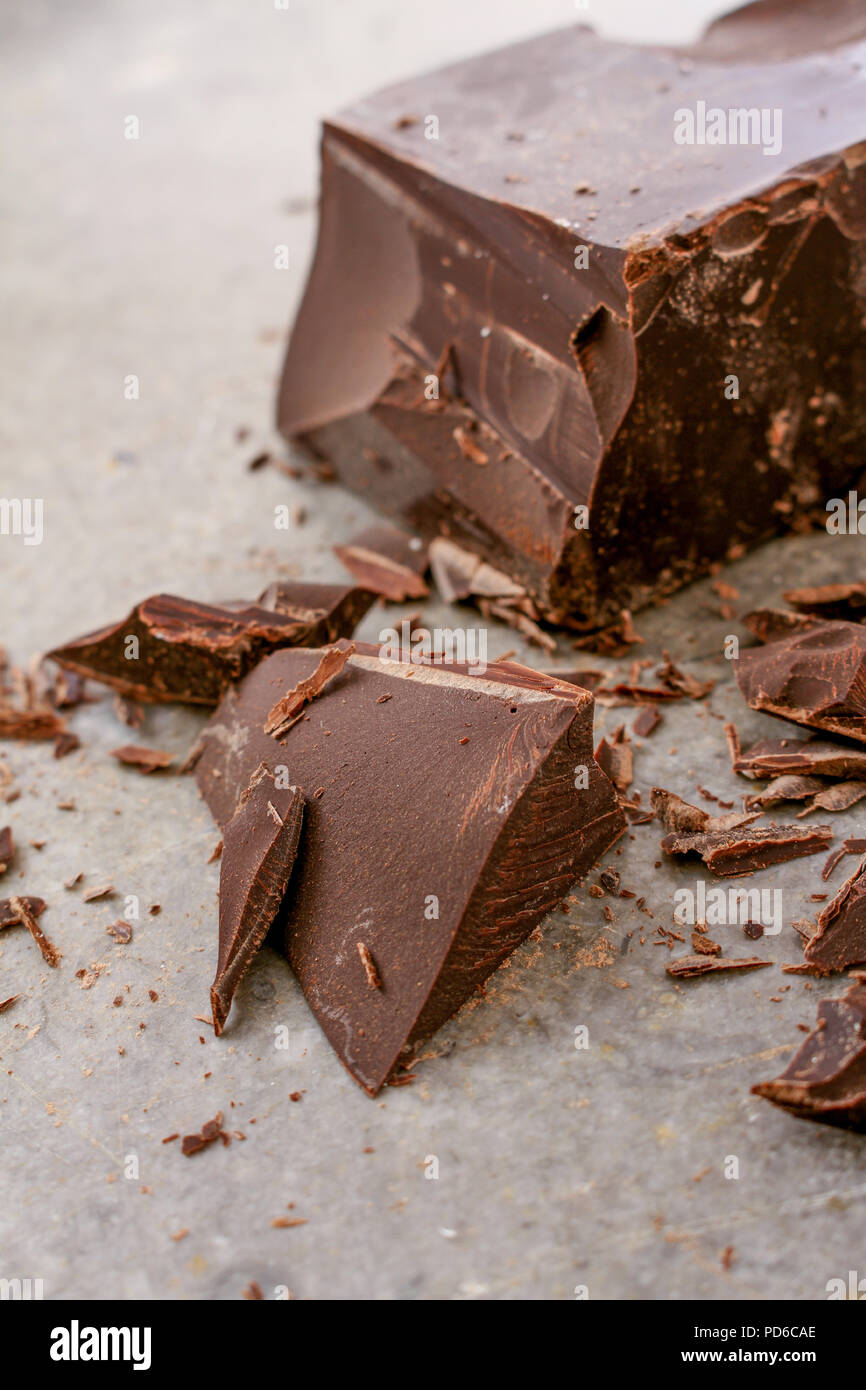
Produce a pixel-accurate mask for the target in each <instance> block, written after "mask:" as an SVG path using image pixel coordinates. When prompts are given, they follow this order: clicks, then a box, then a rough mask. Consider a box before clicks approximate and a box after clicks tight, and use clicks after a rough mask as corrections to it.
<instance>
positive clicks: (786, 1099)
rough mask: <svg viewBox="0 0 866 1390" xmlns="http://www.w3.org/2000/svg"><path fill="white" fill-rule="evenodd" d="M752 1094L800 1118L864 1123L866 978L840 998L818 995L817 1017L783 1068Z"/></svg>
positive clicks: (850, 1125) (857, 1126)
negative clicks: (778, 1074)
mask: <svg viewBox="0 0 866 1390" xmlns="http://www.w3.org/2000/svg"><path fill="white" fill-rule="evenodd" d="M752 1094H753V1095H756V1096H763V1097H764V1099H765V1100H771V1101H772V1102H773V1104H774V1105H780V1106H782V1107H783V1108H784V1109H785V1110H788V1111H789V1112H790V1113H791V1114H792V1115H796V1116H797V1117H798V1118H800V1119H804V1120H817V1121H820V1122H821V1123H822V1124H832V1125H840V1126H843V1127H845V1128H850V1129H857V1130H864V1129H866V984H864V977H863V976H862V975H859V976H856V977H855V983H854V984H852V986H851V988H850V989H849V990H848V991H847V993H846V994H843V995H842V996H841V998H839V999H823V1000H822V1001H821V1003H820V1004H819V1005H818V1022H817V1025H816V1027H815V1028H814V1030H813V1031H812V1032H811V1033H810V1034H809V1036H808V1037H807V1038H806V1039H805V1040H804V1042H803V1044H802V1046H801V1047H800V1048H799V1050H798V1052H797V1053H796V1055H795V1056H794V1057H793V1058H792V1060H791V1062H790V1064H789V1066H788V1068H787V1070H786V1071H784V1072H782V1074H781V1076H779V1077H777V1078H776V1079H775V1080H774V1081H762V1082H760V1083H759V1084H758V1085H757V1086H753V1087H752Z"/></svg>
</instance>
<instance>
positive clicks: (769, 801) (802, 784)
mask: <svg viewBox="0 0 866 1390" xmlns="http://www.w3.org/2000/svg"><path fill="white" fill-rule="evenodd" d="M825 785H826V784H825V783H824V782H822V781H821V779H820V777H798V776H797V775H796V774H794V773H788V774H787V775H786V776H784V777H774V778H773V780H772V782H771V783H770V785H769V786H767V787H764V789H763V791H759V792H756V793H755V795H754V796H747V797H746V800H745V804H746V806H749V807H752V806H778V805H779V804H780V802H782V801H808V800H809V798H810V797H813V796H814V795H815V794H816V792H821V791H823V790H824V788H825ZM855 785H856V783H855Z"/></svg>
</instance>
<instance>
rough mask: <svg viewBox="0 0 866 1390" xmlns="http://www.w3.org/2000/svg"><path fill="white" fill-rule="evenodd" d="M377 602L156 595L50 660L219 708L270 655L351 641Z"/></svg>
mask: <svg viewBox="0 0 866 1390" xmlns="http://www.w3.org/2000/svg"><path fill="white" fill-rule="evenodd" d="M373 598H374V596H373V594H370V593H367V592H365V591H364V590H361V589H352V588H347V587H345V586H338V585H327V584H273V585H271V586H270V588H268V589H266V590H265V592H264V593H263V594H262V596H261V598H260V599H259V600H258V602H257V603H255V604H245V603H225V604H221V605H218V604H217V605H214V604H204V603H197V602H196V601H194V600H192V599H185V598H176V597H175V596H173V595H171V594H157V595H156V596H155V597H154V598H149V599H145V600H144V602H143V603H139V604H138V605H137V606H136V607H135V608H134V609H133V610H132V612H131V613H130V615H129V617H128V618H126V619H124V621H123V622H120V623H115V624H114V625H113V626H112V627H106V628H102V629H101V630H100V631H99V632H92V633H90V634H89V635H88V636H86V637H81V638H79V639H78V640H77V641H75V642H67V643H66V644H65V645H64V646H62V647H57V648H55V650H54V651H52V652H50V653H49V655H50V656H51V657H52V659H53V660H54V661H57V662H59V663H60V665H61V666H65V667H69V668H71V669H72V670H74V671H78V672H80V673H81V674H82V675H85V676H91V677H93V679H94V680H99V681H102V683H103V684H104V685H110V686H112V687H113V688H114V689H115V690H118V691H120V693H121V694H122V695H126V696H128V697H130V698H131V699H134V700H144V701H150V702H154V701H156V702H160V701H162V702H166V701H168V702H171V701H178V702H180V703H183V704H202V705H213V704H216V702H217V701H218V700H219V698H220V696H221V694H222V692H223V690H224V689H225V688H226V686H227V685H228V684H229V683H230V682H232V681H237V680H240V678H241V677H242V676H243V675H245V674H246V672H247V671H249V670H250V669H251V668H252V667H253V666H255V665H256V663H257V662H259V661H260V660H261V659H262V658H263V657H264V656H267V655H268V653H269V652H272V651H275V650H277V649H279V648H281V647H292V646H317V645H318V644H319V643H321V642H325V641H329V640H332V639H335V638H337V637H343V636H348V635H350V634H351V633H352V632H353V631H354V629H355V627H356V626H357V624H358V622H360V620H361V618H362V617H363V616H364V614H365V613H366V612H367V610H368V608H369V607H370V605H371V604H372V602H373ZM0 736H2V710H0ZM52 736H53V734H46V735H45V737H52Z"/></svg>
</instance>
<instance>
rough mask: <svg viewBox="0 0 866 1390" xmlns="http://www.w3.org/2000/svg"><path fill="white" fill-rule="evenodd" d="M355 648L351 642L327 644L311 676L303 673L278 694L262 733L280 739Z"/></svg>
mask: <svg viewBox="0 0 866 1390" xmlns="http://www.w3.org/2000/svg"><path fill="white" fill-rule="evenodd" d="M354 650H355V648H354V645H353V644H352V643H349V644H347V645H346V646H343V647H326V649H325V651H324V653H323V654H322V658H321V660H320V662H319V664H318V666H317V667H316V669H315V671H314V672H313V674H312V675H311V676H305V677H304V679H303V680H300V681H298V684H297V685H296V686H295V687H294V689H293V690H290V691H288V692H287V694H285V695H283V696H281V698H280V699H279V700H277V702H276V704H275V705H274V707H273V709H271V711H270V713H269V714H268V717H267V719H266V720H265V724H264V732H265V733H266V734H273V736H274V738H282V736H283V734H285V733H287V732H288V731H289V729H290V728H291V727H292V725H293V724H294V723H296V722H297V720H299V719H300V717H301V715H302V714H303V712H304V706H305V705H307V704H309V702H310V701H311V700H315V698H316V696H317V695H321V693H322V691H323V690H324V689H325V687H326V686H327V685H329V684H330V683H331V681H332V680H334V679H335V678H336V677H337V676H338V675H339V674H340V672H341V671H342V669H343V667H344V666H345V665H346V662H347V661H348V660H349V657H350V656H351V655H352V653H353V651H354Z"/></svg>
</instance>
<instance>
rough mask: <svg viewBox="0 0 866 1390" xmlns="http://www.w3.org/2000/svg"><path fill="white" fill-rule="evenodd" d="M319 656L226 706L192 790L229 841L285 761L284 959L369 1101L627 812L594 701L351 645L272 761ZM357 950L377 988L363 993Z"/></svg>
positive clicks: (288, 664) (274, 665)
mask: <svg viewBox="0 0 866 1390" xmlns="http://www.w3.org/2000/svg"><path fill="white" fill-rule="evenodd" d="M345 645H347V644H344V646H345ZM322 655H323V654H322V653H321V652H317V651H303V650H290V651H283V652H278V653H276V654H275V655H274V656H271V657H269V658H268V659H267V660H266V661H264V662H263V663H262V664H261V665H260V666H259V667H257V668H256V670H255V671H253V672H251V674H250V675H249V676H247V678H246V679H245V680H244V682H243V683H242V684H241V685H240V686H239V687H237V688H233V689H231V690H230V691H228V692H227V693H226V695H225V697H224V699H223V701H222V703H221V705H220V707H219V709H218V710H217V711H216V713H215V714H214V716H213V718H212V719H211V722H210V724H209V725H208V726H207V729H206V730H205V736H204V740H203V750H202V753H201V756H200V758H199V761H198V764H197V768H196V778H197V781H198V784H199V786H200V788H201V790H202V792H203V794H204V796H205V798H206V800H207V803H208V805H209V806H210V809H211V811H212V813H213V815H214V816H215V818H216V820H217V821H218V822H219V824H220V825H223V826H224V825H225V824H226V823H227V822H228V821H230V820H231V818H232V816H233V815H234V813H235V808H236V804H237V800H238V797H239V794H240V792H241V791H242V790H243V788H244V787H246V785H247V784H248V782H249V779H250V776H251V775H252V773H253V772H254V771H255V769H256V768H257V767H258V765H259V764H260V763H261V762H267V763H268V764H269V765H274V760H275V759H277V760H278V761H281V762H285V764H286V765H287V767H288V768H290V770H291V777H292V780H293V781H294V782H295V783H296V784H297V785H298V786H299V788H300V789H301V791H302V792H303V793H304V795H305V797H306V798H307V812H306V815H307V826H306V829H305V833H304V840H305V846H304V853H303V854H302V855H301V856H300V857H299V859H298V861H297V864H296V867H295V871H294V873H293V875H292V878H291V880H290V882H289V887H288V892H287V894H286V900H285V906H284V912H283V914H282V915H281V920H280V930H281V933H282V946H283V950H284V951H285V953H286V955H287V957H288V959H289V962H290V964H291V966H292V968H293V970H294V972H295V974H296V976H297V978H298V980H299V982H300V984H301V988H302V989H303V991H304V994H305V995H306V997H307V1000H308V1002H309V1004H310V1006H311V1008H312V1009H313V1011H314V1013H315V1014H316V1017H317V1019H318V1020H319V1022H320V1024H321V1026H322V1028H323V1029H324V1031H325V1033H326V1035H327V1037H328V1039H329V1041H330V1042H331V1045H332V1046H333V1047H334V1049H335V1051H336V1052H337V1054H338V1055H339V1057H340V1059H341V1060H342V1061H343V1063H344V1065H345V1066H346V1067H347V1068H348V1070H349V1071H350V1072H351V1074H352V1076H354V1077H355V1079H356V1080H357V1081H358V1082H359V1084H360V1085H361V1086H363V1087H364V1089H365V1090H366V1091H367V1092H368V1093H369V1094H371V1095H375V1093H376V1092H377V1091H378V1090H379V1088H380V1087H381V1086H382V1085H383V1084H384V1082H385V1081H386V1080H387V1079H388V1077H389V1076H390V1075H391V1073H392V1072H393V1070H394V1068H395V1067H396V1066H398V1064H399V1062H400V1060H401V1058H405V1057H406V1056H407V1055H409V1052H410V1051H411V1050H412V1049H414V1047H415V1046H416V1044H417V1043H418V1042H419V1041H421V1040H423V1039H425V1038H428V1037H430V1036H431V1035H432V1034H433V1033H434V1032H435V1031H436V1029H437V1028H439V1027H440V1026H441V1024H442V1023H444V1022H445V1020H446V1019H447V1018H449V1017H450V1016H451V1014H453V1013H454V1012H456V1010H457V1009H459V1008H460V1006H461V1004H463V1003H464V1002H465V1001H466V1000H467V999H468V998H469V997H470V996H471V995H472V994H473V993H474V992H475V990H476V989H477V987H478V986H479V985H480V984H481V983H482V982H483V981H484V980H485V979H486V978H487V976H488V975H490V974H491V972H492V971H493V970H495V969H496V967H497V966H498V965H499V964H500V963H501V962H502V961H503V960H504V959H505V957H506V956H508V955H509V954H510V953H511V951H512V950H514V948H515V947H516V946H517V945H518V944H519V943H520V942H521V941H522V940H523V939H524V938H525V937H526V936H527V935H528V934H529V933H530V932H531V931H532V929H533V928H534V927H535V926H536V924H537V923H538V922H539V921H540V920H541V918H542V917H543V916H544V915H545V913H547V912H549V911H552V910H553V908H555V907H556V906H557V904H559V903H560V902H562V899H563V898H564V896H565V894H566V892H567V891H568V889H569V888H570V886H571V885H572V883H573V882H574V880H575V879H577V878H579V877H582V876H583V875H584V874H585V873H586V872H587V871H588V870H589V869H590V868H591V866H592V865H593V864H594V863H595V862H596V860H597V859H599V858H600V857H601V855H602V854H603V853H604V852H605V850H606V849H608V848H609V846H610V845H611V844H613V843H614V841H615V840H617V839H618V838H619V836H620V835H621V834H622V833H623V831H624V828H625V817H624V816H623V814H622V811H621V810H620V809H619V807H618V805H617V801H616V794H615V792H614V789H613V787H612V786H611V785H610V783H609V782H608V780H607V778H606V777H605V776H604V774H603V773H602V772H601V770H600V769H599V767H598V766H597V764H596V762H595V759H594V758H593V753H592V712H593V701H592V697H591V696H590V695H589V694H588V693H587V692H586V691H583V690H578V689H577V688H576V687H575V686H570V685H566V684H559V683H558V682H557V681H555V680H552V679H549V678H547V677H544V676H542V675H539V673H538V672H535V671H530V670H529V669H528V668H526V667H522V666H517V665H512V664H508V663H502V664H501V665H490V666H488V667H487V669H486V671H485V673H484V674H483V675H478V674H472V668H470V667H467V666H465V665H459V664H457V663H453V664H444V663H443V664H440V665H422V664H416V663H412V662H410V661H405V662H399V661H386V660H384V659H382V658H381V657H380V656H379V654H378V650H377V649H376V648H374V647H370V646H359V647H358V648H357V649H356V650H355V651H354V652H353V653H352V654H351V655H349V654H348V653H347V660H346V663H345V666H344V669H343V672H342V674H341V676H340V679H339V681H334V682H332V683H331V684H330V685H329V686H327V687H326V688H325V689H323V690H322V692H321V694H320V695H319V696H318V697H317V701H316V711H317V715H318V717H317V718H316V720H300V721H299V722H297V723H295V724H294V725H292V727H291V728H290V729H289V731H288V734H287V735H286V740H285V748H284V749H280V748H279V747H278V745H276V744H275V741H274V739H273V737H271V736H270V735H268V734H265V733H264V731H263V730H264V724H265V720H266V719H267V718H268V715H269V712H270V711H271V710H272V708H273V705H274V700H275V698H276V697H277V696H279V694H280V692H281V691H283V690H285V689H286V688H287V687H289V688H291V689H296V688H298V687H299V686H300V685H302V684H303V683H309V681H310V678H311V676H312V675H313V674H314V672H315V671H316V670H317V668H318V666H319V664H320V662H321V659H322ZM382 694H389V695H390V696H391V698H390V699H389V700H387V701H385V702H384V703H379V696H380V695H382ZM322 726H324V727H325V728H327V729H328V730H329V737H327V738H323V737H322V733H321V728H322ZM466 737H468V738H469V741H468V742H465V741H463V742H461V740H465V739H466ZM319 788H324V795H322V796H321V797H319V798H318V799H316V798H315V797H314V793H315V792H316V791H317V790H318V789H319ZM359 846H363V847H364V848H363V850H362V852H359ZM358 942H361V944H363V945H365V946H366V947H367V949H368V950H369V952H370V954H371V957H372V958H373V960H374V962H375V966H376V971H377V973H378V975H379V977H380V979H381V980H382V981H383V982H384V983H385V988H384V989H381V990H380V989H373V988H371V987H370V986H369V984H368V983H367V979H366V976H365V972H364V970H363V969H362V967H361V964H360V962H359V958H358V957H359V952H358V950H357V944H358Z"/></svg>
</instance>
